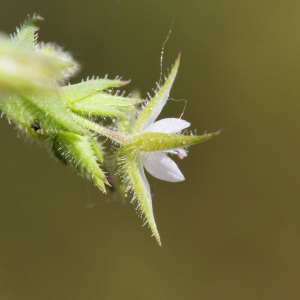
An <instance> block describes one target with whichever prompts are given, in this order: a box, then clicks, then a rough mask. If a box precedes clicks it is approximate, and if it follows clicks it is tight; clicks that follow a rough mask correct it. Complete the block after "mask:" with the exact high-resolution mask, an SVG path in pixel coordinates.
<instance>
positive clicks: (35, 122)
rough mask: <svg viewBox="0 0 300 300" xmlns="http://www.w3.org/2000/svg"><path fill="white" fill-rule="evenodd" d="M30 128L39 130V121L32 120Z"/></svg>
mask: <svg viewBox="0 0 300 300" xmlns="http://www.w3.org/2000/svg"><path fill="white" fill-rule="evenodd" d="M31 127H32V128H33V129H34V130H35V131H38V130H39V129H41V127H40V122H39V120H38V119H34V123H33V124H31Z"/></svg>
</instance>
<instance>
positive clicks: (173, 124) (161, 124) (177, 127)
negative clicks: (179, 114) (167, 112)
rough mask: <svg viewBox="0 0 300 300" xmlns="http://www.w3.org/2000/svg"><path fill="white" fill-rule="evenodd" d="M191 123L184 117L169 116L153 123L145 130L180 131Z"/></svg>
mask: <svg viewBox="0 0 300 300" xmlns="http://www.w3.org/2000/svg"><path fill="white" fill-rule="evenodd" d="M190 125H191V123H189V122H187V121H185V120H182V119H176V118H167V119H162V120H159V121H157V122H155V123H153V124H152V125H150V126H149V127H148V128H146V129H145V130H144V132H160V133H178V132H180V131H181V130H183V129H185V128H187V127H189V126H190Z"/></svg>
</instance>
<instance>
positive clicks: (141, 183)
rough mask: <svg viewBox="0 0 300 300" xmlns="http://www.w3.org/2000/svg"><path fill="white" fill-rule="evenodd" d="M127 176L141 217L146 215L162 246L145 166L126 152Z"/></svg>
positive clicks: (138, 158) (147, 221)
mask: <svg viewBox="0 0 300 300" xmlns="http://www.w3.org/2000/svg"><path fill="white" fill-rule="evenodd" d="M124 167H125V172H126V173H125V176H126V178H127V179H128V181H129V186H130V187H131V188H132V190H133V193H134V196H133V197H134V198H136V199H137V201H138V206H137V210H138V211H139V210H140V211H141V212H142V214H141V217H142V215H143V214H144V216H145V218H146V221H145V223H144V224H146V223H148V224H149V227H150V229H151V231H152V233H153V235H154V236H155V238H156V241H157V242H158V244H159V245H160V246H161V241H160V236H159V233H158V230H157V226H156V223H155V219H154V214H153V209H152V199H151V193H150V187H149V183H148V181H147V179H146V177H145V173H144V169H143V165H142V163H141V159H140V157H137V158H133V155H132V153H131V152H130V151H128V152H125V165H124Z"/></svg>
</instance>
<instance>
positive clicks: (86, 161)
mask: <svg viewBox="0 0 300 300" xmlns="http://www.w3.org/2000/svg"><path fill="white" fill-rule="evenodd" d="M51 138H52V139H53V142H52V151H53V152H54V154H55V155H56V156H57V157H58V158H59V159H60V160H62V161H63V162H64V163H71V164H72V165H73V166H74V167H75V168H76V170H77V171H78V173H79V174H81V175H82V174H83V173H84V172H86V173H87V174H88V175H90V176H91V177H92V179H93V180H94V182H95V183H96V185H97V186H98V187H99V188H100V189H101V190H102V191H103V192H105V186H104V183H107V180H106V177H105V174H104V173H103V171H102V170H101V168H100V166H99V164H98V163H99V161H100V160H101V159H102V154H101V155H100V150H99V149H97V150H96V151H95V149H96V147H95V143H94V142H95V141H94V138H93V137H91V136H88V135H84V136H81V135H78V134H75V133H71V132H67V131H58V132H57V133H55V134H51ZM97 151H98V152H97Z"/></svg>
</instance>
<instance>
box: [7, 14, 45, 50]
mask: <svg viewBox="0 0 300 300" xmlns="http://www.w3.org/2000/svg"><path fill="white" fill-rule="evenodd" d="M41 20H43V18H42V17H40V16H38V15H34V16H33V17H32V18H29V19H28V20H27V21H25V22H24V24H23V26H21V29H17V33H16V34H15V36H14V37H13V39H12V41H13V43H14V44H18V45H20V46H22V48H23V49H28V50H33V48H34V46H35V43H36V38H37V36H36V31H37V29H38V28H37V27H35V24H36V21H41Z"/></svg>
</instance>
